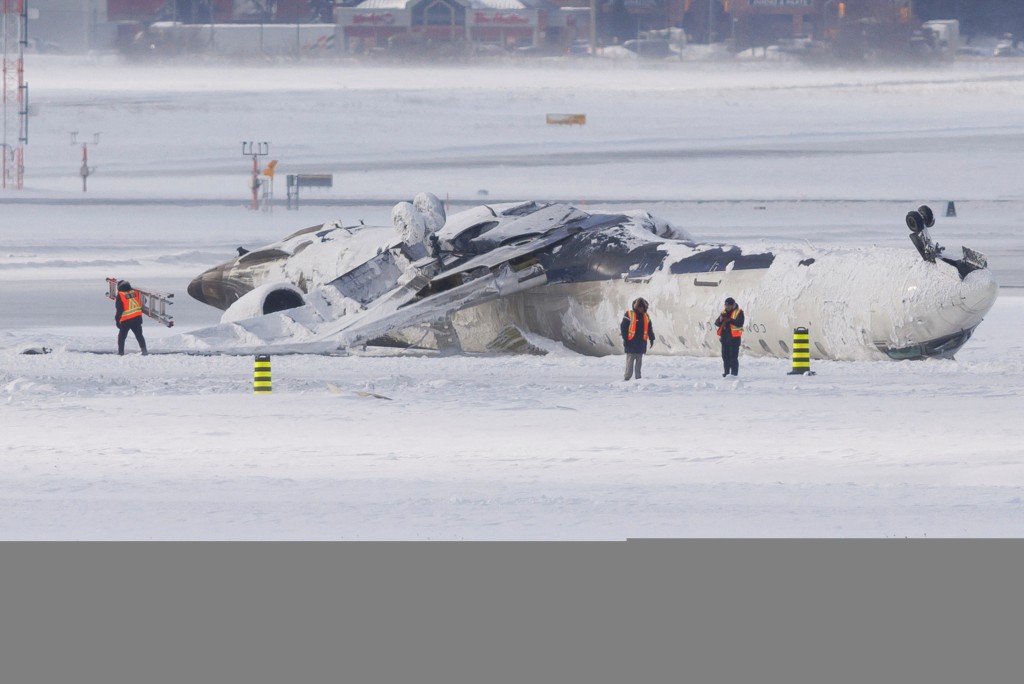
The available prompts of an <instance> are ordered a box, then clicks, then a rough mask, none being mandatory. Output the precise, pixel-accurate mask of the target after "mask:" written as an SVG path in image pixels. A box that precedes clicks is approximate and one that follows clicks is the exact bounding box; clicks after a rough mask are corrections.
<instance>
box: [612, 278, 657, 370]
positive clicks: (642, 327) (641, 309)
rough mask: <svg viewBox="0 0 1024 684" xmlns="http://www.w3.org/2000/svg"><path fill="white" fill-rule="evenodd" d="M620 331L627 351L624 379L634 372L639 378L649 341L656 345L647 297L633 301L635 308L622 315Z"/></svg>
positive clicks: (652, 345)
mask: <svg viewBox="0 0 1024 684" xmlns="http://www.w3.org/2000/svg"><path fill="white" fill-rule="evenodd" d="M619 331H620V332H621V333H622V346H623V348H624V349H625V351H626V375H625V377H624V378H623V380H629V379H630V378H631V377H633V374H634V372H635V373H636V379H637V380H639V379H640V371H641V369H642V368H643V363H644V354H646V353H647V343H648V341H649V342H650V343H651V347H654V325H653V324H652V323H651V317H650V316H649V315H648V314H647V300H646V299H644V298H643V297H638V298H637V299H635V300H634V301H633V308H631V309H630V310H629V311H627V312H626V315H625V316H623V317H622V323H620V324H619Z"/></svg>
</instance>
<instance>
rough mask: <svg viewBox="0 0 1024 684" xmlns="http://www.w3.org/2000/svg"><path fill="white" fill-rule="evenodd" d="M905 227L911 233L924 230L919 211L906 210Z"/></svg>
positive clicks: (922, 218) (922, 219)
mask: <svg viewBox="0 0 1024 684" xmlns="http://www.w3.org/2000/svg"><path fill="white" fill-rule="evenodd" d="M907 228H909V229H910V232H911V233H920V232H921V231H922V230H924V217H923V216H921V214H920V212H917V211H908V212H907Z"/></svg>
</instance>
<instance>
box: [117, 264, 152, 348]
mask: <svg viewBox="0 0 1024 684" xmlns="http://www.w3.org/2000/svg"><path fill="white" fill-rule="evenodd" d="M114 307H115V312H114V322H115V323H117V353H118V355H119V356H124V341H125V340H126V339H128V332H129V331H131V332H133V333H134V334H135V339H136V341H138V343H139V349H141V350H142V353H143V354H146V353H148V352H147V351H146V338H144V337H143V336H142V294H141V293H140V292H139V291H138V290H136V289H134V288H133V287H132V284H131V283H129V282H128V281H127V280H122V281H120V282H119V283H118V284H117V297H116V298H115V299H114Z"/></svg>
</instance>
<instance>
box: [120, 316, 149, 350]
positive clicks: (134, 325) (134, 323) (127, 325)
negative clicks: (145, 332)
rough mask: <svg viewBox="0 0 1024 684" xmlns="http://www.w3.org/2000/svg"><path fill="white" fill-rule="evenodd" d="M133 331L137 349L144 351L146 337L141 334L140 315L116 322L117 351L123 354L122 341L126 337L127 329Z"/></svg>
mask: <svg viewBox="0 0 1024 684" xmlns="http://www.w3.org/2000/svg"><path fill="white" fill-rule="evenodd" d="M129 330H130V331H131V332H133V333H135V339H136V341H137V342H138V343H139V349H141V350H142V351H143V353H145V351H146V338H144V337H143V336H142V316H136V317H135V318H130V319H128V320H127V321H121V322H120V323H118V324H117V353H118V354H122V355H123V354H124V341H125V340H126V339H128V331H129Z"/></svg>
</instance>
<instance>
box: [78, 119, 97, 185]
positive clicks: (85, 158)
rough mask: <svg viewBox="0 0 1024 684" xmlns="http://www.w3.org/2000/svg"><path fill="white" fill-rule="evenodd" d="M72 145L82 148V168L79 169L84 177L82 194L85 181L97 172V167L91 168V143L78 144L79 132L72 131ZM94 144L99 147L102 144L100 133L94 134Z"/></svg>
mask: <svg viewBox="0 0 1024 684" xmlns="http://www.w3.org/2000/svg"><path fill="white" fill-rule="evenodd" d="M71 144H72V145H81V146H82V167H81V168H80V169H79V171H78V172H79V174H80V175H81V176H82V192H85V181H86V179H87V178H89V176H90V175H91V174H92V172H93V171H95V170H96V167H95V166H89V143H87V142H83V143H80V142H78V131H72V132H71ZM92 144H93V145H99V144H100V134H99V133H93V134H92Z"/></svg>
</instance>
